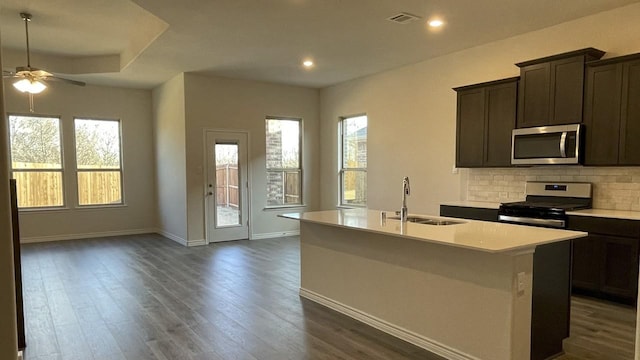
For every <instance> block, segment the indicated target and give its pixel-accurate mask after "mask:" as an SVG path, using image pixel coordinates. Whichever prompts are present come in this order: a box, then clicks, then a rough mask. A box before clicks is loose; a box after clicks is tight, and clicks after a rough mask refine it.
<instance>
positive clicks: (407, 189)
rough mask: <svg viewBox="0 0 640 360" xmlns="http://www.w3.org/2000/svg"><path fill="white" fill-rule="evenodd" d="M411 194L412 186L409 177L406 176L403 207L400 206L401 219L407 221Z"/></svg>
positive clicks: (403, 183) (403, 188)
mask: <svg viewBox="0 0 640 360" xmlns="http://www.w3.org/2000/svg"><path fill="white" fill-rule="evenodd" d="M410 194H411V187H410V186H409V177H408V176H405V177H404V178H403V179H402V208H400V221H402V222H407V215H408V214H409V210H407V195H410Z"/></svg>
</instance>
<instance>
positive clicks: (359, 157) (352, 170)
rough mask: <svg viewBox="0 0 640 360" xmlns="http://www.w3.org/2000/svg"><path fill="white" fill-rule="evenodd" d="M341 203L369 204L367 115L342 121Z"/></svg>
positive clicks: (351, 204)
mask: <svg viewBox="0 0 640 360" xmlns="http://www.w3.org/2000/svg"><path fill="white" fill-rule="evenodd" d="M340 134H341V135H342V136H341V141H340V150H341V151H340V154H341V159H340V205H343V206H366V205H367V116H366V115H361V116H354V117H347V118H343V119H342V120H341V121H340Z"/></svg>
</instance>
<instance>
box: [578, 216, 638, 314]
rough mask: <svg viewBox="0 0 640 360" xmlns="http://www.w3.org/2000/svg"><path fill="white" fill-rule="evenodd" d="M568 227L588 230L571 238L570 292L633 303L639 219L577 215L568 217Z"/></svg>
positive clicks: (636, 269) (636, 274) (635, 290)
mask: <svg viewBox="0 0 640 360" xmlns="http://www.w3.org/2000/svg"><path fill="white" fill-rule="evenodd" d="M569 227H570V228H571V229H572V230H580V231H588V232H589V236H588V237H586V238H582V239H576V240H573V267H572V282H573V291H574V292H575V293H581V294H586V295H590V296H595V297H599V298H603V299H608V300H613V301H618V302H622V303H626V304H635V303H636V300H637V299H636V298H637V292H638V256H640V221H634V220H622V219H606V218H592V217H581V216H577V217H570V218H569Z"/></svg>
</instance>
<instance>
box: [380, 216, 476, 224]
mask: <svg viewBox="0 0 640 360" xmlns="http://www.w3.org/2000/svg"><path fill="white" fill-rule="evenodd" d="M388 219H391V220H400V217H399V216H390V217H388ZM407 221H408V222H412V223H416V224H423V225H456V224H464V223H465V222H464V221H455V220H444V219H434V218H428V217H423V216H407Z"/></svg>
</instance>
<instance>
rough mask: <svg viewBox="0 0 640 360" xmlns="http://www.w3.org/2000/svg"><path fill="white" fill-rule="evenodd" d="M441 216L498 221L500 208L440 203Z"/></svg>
mask: <svg viewBox="0 0 640 360" xmlns="http://www.w3.org/2000/svg"><path fill="white" fill-rule="evenodd" d="M440 216H448V217H455V218H461V219H470V220H482V221H498V209H485V208H475V207H467V206H452V205H440Z"/></svg>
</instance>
